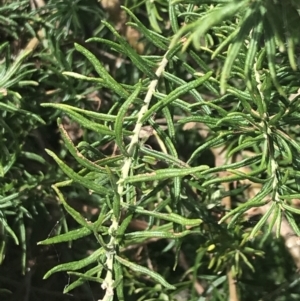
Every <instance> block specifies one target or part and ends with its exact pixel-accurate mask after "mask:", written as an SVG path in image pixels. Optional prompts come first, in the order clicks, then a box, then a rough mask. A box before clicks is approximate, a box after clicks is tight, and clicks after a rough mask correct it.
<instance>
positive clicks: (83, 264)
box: [43, 248, 105, 279]
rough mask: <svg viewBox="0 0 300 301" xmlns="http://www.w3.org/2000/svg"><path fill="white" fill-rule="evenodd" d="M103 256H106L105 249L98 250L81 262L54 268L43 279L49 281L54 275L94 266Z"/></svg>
mask: <svg viewBox="0 0 300 301" xmlns="http://www.w3.org/2000/svg"><path fill="white" fill-rule="evenodd" d="M103 254H105V250H104V249H103V248H100V249H98V250H96V251H95V252H93V253H92V254H91V255H89V256H88V257H86V258H83V259H81V260H78V261H72V262H68V263H63V264H59V265H57V266H55V267H54V268H52V269H51V270H50V271H48V272H47V273H46V274H45V276H44V277H43V279H47V278H49V277H50V276H51V275H53V274H54V273H57V272H63V271H76V270H80V269H82V268H84V267H86V266H88V265H90V264H92V263H93V262H95V261H97V260H98V259H99V257H100V256H101V255H103Z"/></svg>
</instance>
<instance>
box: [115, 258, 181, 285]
mask: <svg viewBox="0 0 300 301" xmlns="http://www.w3.org/2000/svg"><path fill="white" fill-rule="evenodd" d="M115 258H116V260H118V261H119V262H120V263H121V264H122V265H124V266H126V267H127V268H129V269H131V270H132V271H134V272H137V273H141V274H146V275H147V276H149V277H151V278H152V279H154V280H156V281H157V282H158V283H160V284H161V285H163V286H164V287H165V288H167V289H172V290H173V289H176V287H175V286H173V285H171V284H169V283H168V282H167V281H166V280H165V279H164V278H163V277H162V276H161V275H159V274H158V273H156V272H154V271H151V270H149V269H147V268H145V267H142V266H140V265H138V264H136V263H133V262H130V261H128V260H126V259H123V258H122V257H120V256H118V255H115Z"/></svg>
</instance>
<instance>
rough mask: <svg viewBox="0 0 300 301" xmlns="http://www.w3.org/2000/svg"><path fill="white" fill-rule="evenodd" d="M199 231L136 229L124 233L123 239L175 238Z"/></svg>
mask: <svg viewBox="0 0 300 301" xmlns="http://www.w3.org/2000/svg"><path fill="white" fill-rule="evenodd" d="M200 233H201V232H199V231H191V230H186V231H183V232H178V233H172V232H167V231H155V230H153V231H137V232H132V233H127V234H125V239H127V240H135V239H141V238H146V239H147V238H167V239H177V238H182V237H185V236H187V235H189V234H200Z"/></svg>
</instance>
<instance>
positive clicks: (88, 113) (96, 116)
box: [41, 103, 137, 121]
mask: <svg viewBox="0 0 300 301" xmlns="http://www.w3.org/2000/svg"><path fill="white" fill-rule="evenodd" d="M41 106H42V107H46V108H47V107H51V108H54V109H58V110H62V111H63V112H66V113H68V112H72V111H75V112H78V113H80V114H83V115H86V116H88V117H91V118H94V119H96V120H100V121H115V120H116V118H117V116H116V115H111V114H104V113H99V112H93V111H88V110H84V109H80V108H77V107H74V106H69V105H66V104H62V103H42V104H41ZM136 119H137V117H135V116H128V117H124V120H126V121H127V120H128V121H129V120H136Z"/></svg>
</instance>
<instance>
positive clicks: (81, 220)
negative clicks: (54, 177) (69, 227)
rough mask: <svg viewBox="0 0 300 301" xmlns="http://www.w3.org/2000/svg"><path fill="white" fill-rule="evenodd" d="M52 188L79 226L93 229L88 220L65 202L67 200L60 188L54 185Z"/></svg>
mask: <svg viewBox="0 0 300 301" xmlns="http://www.w3.org/2000/svg"><path fill="white" fill-rule="evenodd" d="M52 188H53V189H54V190H55V192H56V194H57V196H58V198H59V200H60V201H61V203H62V204H63V206H64V208H65V209H66V211H67V212H68V213H69V214H70V215H71V216H72V217H73V218H74V220H75V221H76V222H77V223H78V224H79V225H81V226H83V227H85V228H87V229H91V225H90V224H89V223H88V222H87V220H86V219H85V218H84V217H83V216H82V215H81V214H80V213H79V212H77V211H76V210H75V209H74V208H72V207H71V206H70V205H69V204H68V203H67V202H66V201H65V198H64V196H63V194H62V193H61V191H60V190H59V189H58V187H57V186H56V185H52Z"/></svg>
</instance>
